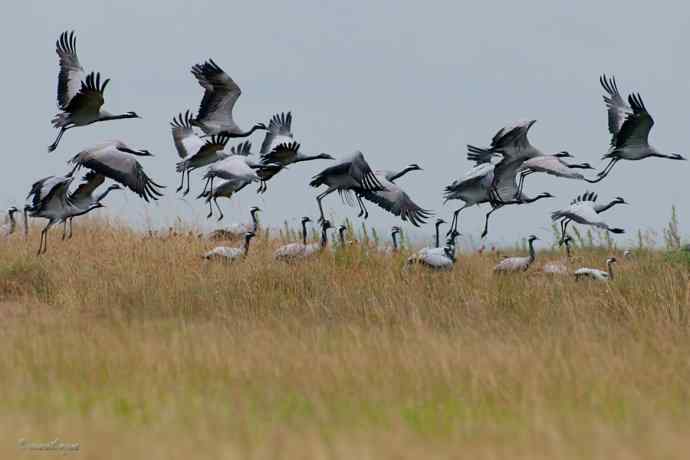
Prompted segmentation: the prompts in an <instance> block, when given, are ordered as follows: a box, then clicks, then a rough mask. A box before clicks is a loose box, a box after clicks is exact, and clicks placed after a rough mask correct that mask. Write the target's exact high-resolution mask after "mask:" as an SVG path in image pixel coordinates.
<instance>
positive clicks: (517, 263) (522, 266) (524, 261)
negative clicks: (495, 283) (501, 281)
mask: <svg viewBox="0 0 690 460" xmlns="http://www.w3.org/2000/svg"><path fill="white" fill-rule="evenodd" d="M538 239H539V238H538V237H537V236H536V235H530V236H529V237H528V238H527V243H528V245H529V255H528V256H527V257H506V258H505V259H503V260H502V261H500V262H499V263H498V264H497V265H496V266H495V267H494V272H495V273H511V272H524V271H526V270H527V269H528V268H529V267H530V265H532V263H533V262H534V260H535V259H536V254H535V252H534V242H535V241H536V240H538Z"/></svg>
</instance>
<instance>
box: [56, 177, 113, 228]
mask: <svg viewBox="0 0 690 460" xmlns="http://www.w3.org/2000/svg"><path fill="white" fill-rule="evenodd" d="M82 180H83V182H82V183H81V184H80V185H79V187H77V189H76V190H75V191H74V192H71V193H69V194H68V197H67V199H68V201H69V202H71V203H72V205H73V206H74V207H75V208H78V209H84V210H86V209H89V208H91V207H92V206H94V205H95V204H97V203H101V202H102V201H103V200H105V198H106V197H107V196H108V195H109V194H110V192H112V191H114V190H121V189H122V187H121V186H120V185H119V184H111V185H109V186H108V187H107V188H106V189H105V190H104V191H102V192H101V193H98V194H95V193H94V192H95V191H96V189H97V188H98V187H100V186H101V185H102V184H103V182H105V176H103V175H102V174H98V173H95V172H93V171H90V172H89V173H87V174H86V176H84V178H83V179H82ZM73 218H74V216H73V217H68V218H67V219H65V220H64V222H63V224H64V227H63V231H62V239H63V240H64V239H65V238H72V219H73ZM68 223H69V233H68V232H67V224H68Z"/></svg>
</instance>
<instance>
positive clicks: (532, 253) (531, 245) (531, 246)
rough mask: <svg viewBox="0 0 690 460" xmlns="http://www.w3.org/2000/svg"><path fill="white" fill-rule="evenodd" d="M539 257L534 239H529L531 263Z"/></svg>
mask: <svg viewBox="0 0 690 460" xmlns="http://www.w3.org/2000/svg"><path fill="white" fill-rule="evenodd" d="M536 258H537V255H536V253H535V252H534V240H530V241H529V263H530V264H531V263H532V262H534V259H536Z"/></svg>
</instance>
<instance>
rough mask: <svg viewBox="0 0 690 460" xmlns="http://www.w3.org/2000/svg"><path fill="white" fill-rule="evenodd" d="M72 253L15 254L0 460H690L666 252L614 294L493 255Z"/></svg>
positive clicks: (185, 243) (629, 270) (4, 277)
mask: <svg viewBox="0 0 690 460" xmlns="http://www.w3.org/2000/svg"><path fill="white" fill-rule="evenodd" d="M51 236H52V237H53V238H52V239H51V240H50V242H49V243H50V246H49V252H48V254H47V255H46V256H44V257H42V258H37V257H35V256H34V254H33V253H34V251H35V249H36V247H35V246H36V244H34V243H37V241H38V235H37V234H33V235H32V238H31V241H30V244H29V245H27V244H26V243H25V242H24V241H23V240H22V239H21V238H16V239H13V240H11V241H10V242H8V243H6V244H3V245H2V246H0V260H1V261H2V262H1V263H0V299H1V300H0V349H1V350H3V352H2V353H1V354H0V382H2V391H1V392H0V408H2V412H1V413H2V415H3V417H0V457H1V458H20V456H22V455H24V456H25V457H27V458H28V457H29V456H34V455H36V453H26V452H22V451H20V450H19V449H18V448H17V441H18V440H19V439H21V438H24V439H27V440H30V441H32V442H47V441H50V440H52V439H55V438H59V439H60V440H61V441H63V442H66V443H69V442H80V443H81V452H80V453H79V454H75V455H79V456H80V458H94V459H96V458H142V459H143V458H146V459H159V458H160V459H177V458H180V459H188V458H377V459H380V458H420V457H424V458H446V457H458V456H465V457H468V458H479V459H482V458H506V457H511V458H516V457H522V458H607V459H610V458H614V459H617V458H621V459H624V458H626V459H627V458H652V457H663V458H685V457H686V455H687V452H688V451H690V412H689V411H688V410H687V408H688V405H689V404H690V385H688V382H690V359H688V356H689V352H690V336H689V334H688V332H689V330H688V324H689V322H688V303H687V272H686V267H685V265H684V264H683V261H682V260H679V259H677V258H669V257H667V256H666V255H665V254H662V253H660V252H654V251H644V252H640V253H639V254H638V255H637V256H636V257H635V258H634V259H632V260H625V261H623V260H621V263H620V264H619V266H618V267H617V268H618V272H617V274H618V277H617V280H616V281H615V282H614V283H611V284H610V285H604V284H595V283H577V284H576V283H575V282H574V281H573V279H571V278H569V277H566V278H558V277H556V278H554V277H546V276H542V275H541V274H539V273H538V271H539V266H540V265H541V264H542V263H543V262H545V261H550V260H554V259H556V258H560V257H561V255H560V254H555V253H554V254H551V253H548V252H545V253H540V254H539V255H538V258H537V262H536V263H535V266H534V267H533V268H532V269H531V270H530V272H528V273H526V274H522V275H518V276H504V277H495V276H494V275H493V274H492V272H491V268H492V267H493V265H494V264H495V262H496V259H495V257H494V256H492V255H491V254H485V255H477V254H459V258H458V263H457V266H456V268H455V270H454V271H453V272H451V273H430V272H427V271H425V270H421V269H420V270H413V271H407V272H406V271H403V270H401V269H402V267H403V263H404V259H405V255H404V254H402V255H399V256H394V257H385V256H381V255H379V254H377V253H376V252H374V251H363V250H361V248H358V247H353V248H348V249H347V250H345V251H342V252H339V253H336V254H332V253H330V252H329V253H325V254H323V255H322V256H321V257H320V258H318V259H317V260H313V261H308V262H305V263H302V264H296V265H292V266H286V265H284V264H278V263H276V262H273V261H272V259H271V254H272V250H273V249H274V248H275V247H276V246H277V245H278V244H279V242H277V241H267V240H266V239H265V238H258V239H257V240H256V241H255V244H254V245H253V247H252V252H251V253H250V256H249V257H248V258H247V260H245V261H243V262H242V263H239V264H235V265H229V266H228V265H224V264H222V263H208V262H204V261H202V260H201V258H200V257H199V255H200V254H201V253H202V252H203V251H204V250H206V249H209V248H210V247H212V246H213V244H212V243H209V242H205V241H202V240H199V239H198V238H194V237H184V236H177V237H171V238H144V237H142V236H141V235H139V234H137V233H134V232H132V231H130V230H128V229H126V228H123V227H119V226H110V225H107V224H104V223H99V222H95V221H91V222H90V223H88V224H84V223H82V225H79V226H78V228H76V227H75V238H74V239H73V240H72V241H70V242H66V243H62V242H59V241H57V240H58V238H55V236H58V237H59V232H54V234H53V235H51ZM367 252H368V254H367ZM607 255H608V254H607V253H606V252H604V251H602V250H595V249H588V250H581V251H579V252H578V253H577V258H578V259H579V260H576V261H575V262H574V265H577V266H580V265H586V266H594V267H601V266H602V265H603V260H604V259H605V258H606V256H607ZM619 259H622V257H620V258H619Z"/></svg>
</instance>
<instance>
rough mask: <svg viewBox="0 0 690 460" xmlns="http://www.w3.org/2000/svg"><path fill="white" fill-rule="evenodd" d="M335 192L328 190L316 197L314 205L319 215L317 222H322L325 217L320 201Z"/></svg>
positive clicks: (332, 189) (331, 189)
mask: <svg viewBox="0 0 690 460" xmlns="http://www.w3.org/2000/svg"><path fill="white" fill-rule="evenodd" d="M335 190H336V189H335V188H329V189H328V190H326V191H325V192H323V193H321V194H319V195H317V196H316V204H318V205H319V213H320V214H321V217H319V222H323V221H325V220H326V216H324V215H323V205H322V204H321V200H323V199H324V198H326V196H328V195H329V194H330V193H333V192H334V191H335Z"/></svg>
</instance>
